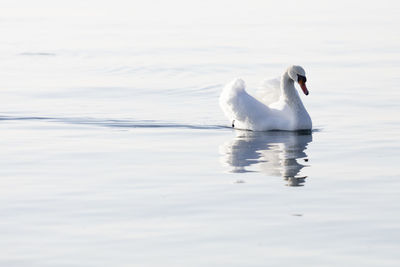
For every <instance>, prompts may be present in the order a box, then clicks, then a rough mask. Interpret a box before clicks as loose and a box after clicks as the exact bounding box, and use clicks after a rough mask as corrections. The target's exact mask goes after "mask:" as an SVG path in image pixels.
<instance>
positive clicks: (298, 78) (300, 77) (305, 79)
mask: <svg viewBox="0 0 400 267" xmlns="http://www.w3.org/2000/svg"><path fill="white" fill-rule="evenodd" d="M297 81H298V82H300V81H302V82H306V81H307V78H306V77H305V76H302V75H300V74H297Z"/></svg>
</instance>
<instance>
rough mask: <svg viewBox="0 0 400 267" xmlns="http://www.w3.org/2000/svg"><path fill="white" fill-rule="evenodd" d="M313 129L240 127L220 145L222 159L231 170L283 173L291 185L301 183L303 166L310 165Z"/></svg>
mask: <svg viewBox="0 0 400 267" xmlns="http://www.w3.org/2000/svg"><path fill="white" fill-rule="evenodd" d="M311 141H312V135H311V134H310V133H302V132H281V131H276V132H250V131H237V136H236V137H235V138H234V139H233V140H232V141H230V142H227V143H225V144H224V145H221V147H220V152H221V154H222V157H221V161H222V163H223V164H225V165H228V166H229V168H230V172H235V173H245V172H254V171H257V172H262V173H265V174H267V175H270V176H280V177H283V178H284V179H285V180H286V181H287V185H288V186H302V183H304V182H305V178H306V176H302V175H301V170H302V169H303V168H304V167H307V166H308V165H307V164H308V158H307V154H306V152H305V151H306V148H307V145H308V144H309V143H310V142H311Z"/></svg>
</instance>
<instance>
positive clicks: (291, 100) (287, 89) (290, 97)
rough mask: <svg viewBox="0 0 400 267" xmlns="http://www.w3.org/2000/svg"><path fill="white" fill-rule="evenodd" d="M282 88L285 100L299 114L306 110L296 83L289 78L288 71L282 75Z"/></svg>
mask: <svg viewBox="0 0 400 267" xmlns="http://www.w3.org/2000/svg"><path fill="white" fill-rule="evenodd" d="M281 86H282V88H281V89H282V96H281V97H282V98H283V100H284V101H285V102H286V103H287V104H288V105H289V106H290V107H292V108H293V109H294V110H296V111H297V112H300V111H303V110H305V108H304V105H303V102H302V101H301V99H300V96H299V94H298V93H297V90H296V88H295V87H294V81H293V80H292V79H291V78H290V77H289V74H288V73H287V71H286V72H285V73H284V74H283V75H282V78H281Z"/></svg>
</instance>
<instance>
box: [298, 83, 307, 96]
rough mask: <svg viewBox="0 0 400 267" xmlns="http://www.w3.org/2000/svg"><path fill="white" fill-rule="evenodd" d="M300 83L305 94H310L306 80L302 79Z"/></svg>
mask: <svg viewBox="0 0 400 267" xmlns="http://www.w3.org/2000/svg"><path fill="white" fill-rule="evenodd" d="M299 85H300V87H301V90H303V93H304V94H305V95H308V89H307V86H306V82H305V81H303V80H300V81H299Z"/></svg>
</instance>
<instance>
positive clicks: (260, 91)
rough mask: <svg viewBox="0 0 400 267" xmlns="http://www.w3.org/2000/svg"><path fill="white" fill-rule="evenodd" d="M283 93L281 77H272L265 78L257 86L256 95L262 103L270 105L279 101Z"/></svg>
mask: <svg viewBox="0 0 400 267" xmlns="http://www.w3.org/2000/svg"><path fill="white" fill-rule="evenodd" d="M280 95H281V81H280V79H279V78H271V79H266V80H264V81H263V82H262V83H261V85H260V86H259V87H258V88H257V91H256V97H257V99H259V100H260V101H261V102H262V103H264V104H265V105H267V106H269V105H271V104H272V103H275V102H278V100H279V97H280Z"/></svg>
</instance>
